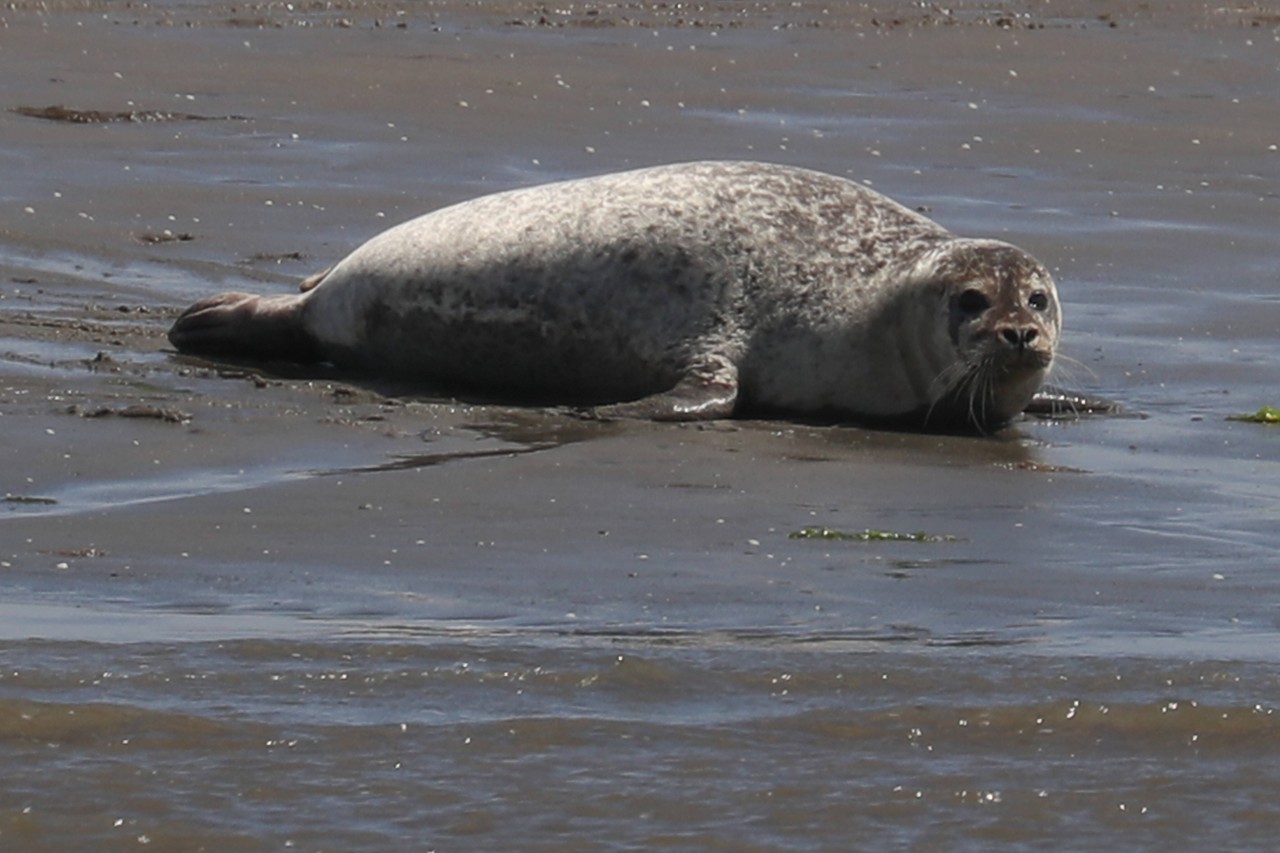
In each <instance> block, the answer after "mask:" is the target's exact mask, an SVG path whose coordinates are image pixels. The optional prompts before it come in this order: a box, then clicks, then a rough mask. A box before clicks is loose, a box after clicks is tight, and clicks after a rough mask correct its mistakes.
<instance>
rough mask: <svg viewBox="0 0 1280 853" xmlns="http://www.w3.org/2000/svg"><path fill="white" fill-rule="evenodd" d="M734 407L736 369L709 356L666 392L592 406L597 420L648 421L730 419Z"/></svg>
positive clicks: (736, 381) (736, 394)
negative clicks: (631, 419)
mask: <svg viewBox="0 0 1280 853" xmlns="http://www.w3.org/2000/svg"><path fill="white" fill-rule="evenodd" d="M737 405H738V368H737V365H735V364H734V363H733V362H731V361H730V360H729V359H728V358H726V357H724V356H721V355H709V356H706V357H704V358H703V359H702V360H701V361H699V362H698V363H697V364H696V365H694V367H692V368H691V369H690V370H689V371H688V372H687V373H686V374H685V376H684V378H683V379H681V380H680V382H679V383H677V384H676V386H675V387H674V388H672V389H671V390H670V391H663V392H662V393H660V394H654V395H652V396H649V397H641V398H640V399H639V400H632V401H631V402H628V403H613V404H611V405H607V406H596V407H595V408H593V409H591V410H590V414H591V415H592V416H594V417H599V418H641V419H644V420H651V421H713V420H716V419H718V418H728V417H732V416H733V411H734V409H735V408H736V407H737Z"/></svg>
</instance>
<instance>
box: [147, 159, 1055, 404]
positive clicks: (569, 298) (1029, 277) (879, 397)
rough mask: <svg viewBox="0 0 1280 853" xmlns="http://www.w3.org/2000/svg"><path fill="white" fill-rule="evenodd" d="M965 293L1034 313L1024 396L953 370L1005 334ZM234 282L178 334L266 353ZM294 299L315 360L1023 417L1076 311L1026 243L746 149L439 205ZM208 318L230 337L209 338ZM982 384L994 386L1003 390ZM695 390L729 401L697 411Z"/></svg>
mask: <svg viewBox="0 0 1280 853" xmlns="http://www.w3.org/2000/svg"><path fill="white" fill-rule="evenodd" d="M1028 282H1032V283H1033V284H1034V286H1035V287H1036V288H1037V289H1038V290H1039V291H1040V292H1047V293H1048V294H1049V295H1050V299H1051V302H1052V305H1051V308H1052V311H1051V316H1030V315H1028V316H1024V315H1027V312H1026V311H1025V310H1024V305H1023V303H1024V302H1025V295H1026V293H1025V292H1026V291H1027V288H1028V286H1029V285H1028ZM312 283H313V284H314V282H312ZM965 288H970V289H971V288H978V289H981V290H983V291H984V292H986V293H988V294H989V295H990V296H991V300H992V302H993V303H994V305H995V308H996V309H998V311H999V312H1003V313H1002V316H1005V315H1007V317H1008V318H1009V321H1010V322H1017V323H1024V324H1025V323H1027V322H1032V321H1034V322H1036V323H1038V324H1039V325H1037V328H1038V329H1039V332H1040V344H1041V345H1042V346H1041V349H1043V345H1044V344H1046V343H1047V345H1048V350H1047V358H1042V359H1041V361H1043V362H1044V363H1043V365H1041V368H1042V369H1037V370H1036V371H1032V372H1033V373H1034V376H1031V378H1030V379H1028V380H1026V381H1022V377H1020V382H1021V385H1020V386H1019V388H1018V389H1017V391H1016V396H1017V399H1016V400H1009V401H1005V402H1004V403H1002V404H1000V405H995V404H994V403H991V402H989V401H987V400H986V399H985V398H984V399H982V400H978V401H977V405H976V406H975V399H976V398H975V397H974V396H973V395H972V394H969V395H968V397H967V399H962V398H964V397H965V395H964V394H963V393H960V392H958V391H957V388H956V383H955V382H953V381H950V380H947V381H943V378H944V377H946V376H947V374H948V373H957V368H956V365H957V363H958V362H963V361H965V359H966V358H967V355H968V354H967V353H966V349H968V350H975V348H976V349H978V350H982V349H983V348H984V347H986V348H989V347H990V343H989V341H988V342H987V343H984V342H983V341H984V340H987V339H989V338H991V337H992V335H994V334H995V332H994V329H995V327H994V326H992V328H991V330H990V331H991V334H987V335H986V336H985V337H984V336H983V335H982V334H977V335H976V336H975V335H973V334H970V333H969V332H968V331H965V330H960V329H958V328H957V326H956V323H955V307H954V305H955V300H956V295H957V294H958V293H959V292H962V290H963V289H965ZM218 298H219V297H215V300H213V301H211V302H210V304H209V305H208V306H206V308H205V309H204V315H203V319H201V317H200V315H201V310H200V308H201V306H200V305H197V306H194V307H193V308H192V309H191V311H189V312H188V313H189V314H191V315H193V316H194V317H196V319H193V320H191V321H189V322H188V328H189V329H192V330H194V329H195V328H196V327H197V326H199V327H200V328H201V330H202V331H203V330H205V329H208V330H212V335H208V334H207V335H206V337H205V338H202V339H199V340H197V339H196V338H195V336H194V335H193V334H191V333H187V334H185V340H184V332H183V328H182V327H183V320H179V323H178V324H177V325H175V328H174V332H173V333H172V335H171V337H173V338H174V342H175V344H176V345H177V346H178V347H179V348H186V349H201V348H204V349H218V350H220V351H223V352H235V351H237V348H239V350H241V351H243V352H245V353H247V354H248V353H252V352H253V351H254V345H253V342H252V341H251V340H246V338H249V337H251V336H252V335H256V334H257V332H255V331H254V330H253V328H251V326H250V324H249V323H246V322H245V314H246V311H247V312H248V313H250V314H251V313H252V311H253V307H252V304H250V306H249V307H248V309H246V308H245V307H244V306H243V305H242V304H241V303H237V305H238V307H239V310H240V316H239V317H238V318H230V319H229V320H228V322H230V323H231V326H232V327H231V328H229V329H228V328H219V325H220V321H221V320H222V319H223V318H222V317H221V316H219V312H218V306H217V305H216V304H214V303H216V300H217V299H218ZM221 298H223V299H224V303H225V301H226V298H225V297H221ZM248 298H250V299H251V298H252V297H248ZM287 299H288V300H289V301H287V302H282V301H281V299H280V298H276V299H273V300H271V301H270V302H269V303H268V302H267V301H266V300H264V301H263V308H261V309H259V312H260V313H263V312H267V313H271V314H274V315H277V319H275V322H277V324H278V325H279V326H280V327H282V328H284V327H287V328H290V329H293V328H296V327H300V328H301V329H303V330H305V337H306V338H308V339H309V340H310V341H313V342H314V343H315V346H314V348H313V349H314V352H312V351H310V348H305V347H304V348H300V349H299V357H301V356H302V355H303V352H302V350H303V349H308V351H307V352H306V353H305V355H307V356H308V357H311V356H315V355H317V354H318V356H319V357H320V358H324V359H327V360H331V361H334V362H337V363H342V364H348V365H352V366H357V367H360V368H362V369H366V370H370V371H376V372H380V373H388V374H397V375H400V376H411V377H421V378H423V379H424V380H426V381H430V382H444V383H451V384H455V385H461V386H465V387H473V388H477V389H481V388H482V389H488V390H496V391H518V392H522V393H534V394H538V395H542V396H544V397H547V398H549V399H554V400H558V401H563V402H578V403H615V402H619V401H632V400H637V399H641V400H643V399H645V398H650V395H659V396H658V397H657V398H654V399H659V400H665V402H664V403H662V404H656V405H650V406H648V408H645V405H644V404H642V405H640V406H638V407H634V408H632V409H630V410H628V409H625V408H624V409H622V410H621V411H622V412H623V413H627V414H641V415H648V416H653V417H681V416H688V417H700V416H718V415H723V414H727V413H728V411H729V410H737V411H741V410H744V409H749V408H766V409H776V410H784V411H791V412H799V413H832V414H838V415H842V416H852V417H862V418H904V417H905V418H911V417H921V418H923V417H926V416H927V417H928V418H930V419H932V420H935V421H941V420H944V419H948V418H953V417H954V418H958V419H960V420H971V421H974V422H975V424H976V425H978V426H980V427H982V426H984V425H989V424H986V422H988V421H991V420H992V418H991V417H989V416H988V415H987V414H985V413H986V412H987V410H988V409H989V410H990V412H992V413H995V412H997V411H998V412H999V415H998V418H996V419H1007V416H1011V414H1013V413H1016V411H1019V410H1020V409H1021V407H1022V405H1024V404H1025V403H1026V401H1027V400H1029V399H1030V396H1031V394H1032V393H1034V391H1035V389H1036V388H1037V387H1038V386H1039V384H1040V380H1041V379H1042V378H1043V373H1044V370H1047V367H1048V363H1049V361H1051V360H1052V355H1053V352H1052V348H1053V344H1054V343H1056V339H1057V332H1058V324H1059V323H1060V319H1059V316H1058V309H1057V303H1056V296H1054V294H1053V282H1052V279H1051V278H1050V276H1049V274H1048V272H1047V271H1045V270H1044V269H1043V267H1041V266H1040V265H1039V264H1037V263H1036V262H1035V261H1033V260H1032V259H1030V258H1029V257H1027V256H1026V255H1025V254H1023V253H1022V252H1020V251H1019V250H1017V249H1014V248H1013V247H1010V246H1007V245H1006V244H1003V243H996V242H994V241H964V240H958V239H957V238H955V237H954V236H953V235H951V234H950V233H949V232H947V231H946V230H944V229H943V228H942V227H940V226H939V225H937V224H935V223H933V222H932V221H930V220H929V219H926V218H925V217H923V216H920V215H919V214H916V213H914V212H912V211H910V210H908V209H907V208H905V207H903V206H901V205H899V204H897V203H895V202H893V201H890V200H889V199H887V198H885V197H883V196H881V195H879V194H878V193H876V192H874V191H872V190H869V189H867V188H865V187H863V186H861V185H859V184H856V183H854V182H852V181H848V180H845V179H843V178H838V177H833V176H830V175H825V174H821V173H818V172H812V171H807V170H803V169H796V168H789V167H783V166H773V165H766V164H760V163H737V162H706V163H690V164H684V165H676V166H661V167H655V168H650V169H641V170H638V171H632V172H625V173H621V174H614V175H605V176H601V177H597V178H587V179H582V180H575V181H567V182H563V183H558V184H550V185H545V186H539V187H532V188H528V189H520V190H514V191H510V192H504V193H499V194H496V195H491V196H485V197H482V198H478V199H475V200H473V201H469V202H465V203H462V204H459V205H455V206H453V207H448V208H445V209H442V210H438V211H436V212H434V213H430V214H427V215H425V216H422V217H419V218H418V219H414V220H412V221H409V222H406V223H404V224H402V225H400V226H398V227H395V228H392V229H391V230H389V231H387V232H385V233H383V234H381V235H379V236H377V237H374V238H373V239H372V240H370V241H369V242H367V243H365V244H364V245H363V246H361V247H360V248H358V249H356V250H355V251H354V252H352V253H351V254H350V255H348V256H347V257H346V258H345V259H343V260H342V261H341V262H340V263H338V264H337V265H336V266H335V267H334V268H333V269H332V270H330V271H329V272H328V273H327V274H326V275H324V276H323V277H322V278H320V280H319V283H318V284H315V286H313V287H311V289H309V290H308V291H307V292H305V293H303V294H301V295H299V296H296V297H288V298H287ZM225 312H226V309H225V308H224V309H223V313H225ZM1041 313H1043V312H1041ZM1015 315H1016V316H1015ZM991 316H992V317H994V316H995V315H994V313H993V314H992V315H991ZM1029 316H1030V319H1028V317H1029ZM267 319H268V318H263V317H255V318H253V323H255V324H257V326H258V327H262V325H263V324H264V323H265V322H266V320H267ZM197 321H199V322H197ZM992 322H994V320H993V321H992ZM223 325H225V324H223ZM969 325H970V326H973V325H974V324H969ZM977 325H979V326H980V325H982V324H977ZM988 325H990V324H988ZM237 327H239V328H237ZM967 328H968V327H966V329H967ZM213 335H221V337H218V338H216V340H217V341H220V343H221V346H211V345H207V344H208V342H209V341H210V340H214V339H215V338H214V337H213ZM997 337H998V336H997ZM202 343H203V344H204V345H202ZM285 355H288V353H285ZM986 369H987V370H988V372H991V370H992V369H994V368H986ZM1000 370H1002V371H1005V372H1008V370H1009V368H1008V366H1007V365H1005V364H1003V363H1002V364H1001V366H1000ZM682 382H683V383H684V384H683V391H682V393H684V394H685V396H686V397H691V398H693V402H694V405H693V406H691V407H689V408H686V409H681V408H680V406H679V405H677V406H676V408H675V410H672V408H671V406H670V402H671V398H670V395H667V396H666V397H663V396H662V395H663V394H664V392H670V391H671V389H673V388H676V387H677V386H680V385H681V383H682ZM987 385H989V386H990V388H987V390H986V391H984V392H983V393H984V394H986V396H988V397H990V396H992V395H993V394H994V396H996V397H998V396H1000V395H1001V394H1003V393H1004V392H1003V391H1000V390H999V389H998V388H997V387H996V384H994V383H992V382H988V383H987ZM1023 385H1025V386H1027V387H1028V388H1029V390H1027V389H1026V388H1023V387H1022V386H1023ZM700 387H706V388H708V389H714V390H715V391H718V392H719V393H720V395H721V399H720V402H718V403H716V404H715V405H711V406H706V407H703V408H701V409H700V408H699V406H698V405H697V403H698V400H697V399H696V398H698V397H699V396H700V394H699V392H698V390H697V389H698V388H700ZM984 387H985V386H984ZM991 389H996V390H995V391H994V392H992V391H991ZM988 392H991V393H988ZM709 393H710V392H709ZM1009 393H1015V392H1013V391H1010V392H1009ZM1023 396H1025V398H1026V399H1022V398H1023ZM951 397H956V399H955V400H952V399H950V398H951ZM966 407H967V409H968V411H961V410H963V409H965V408H966ZM704 409H705V411H704ZM953 409H955V410H957V411H952V410H953ZM975 409H981V410H982V412H983V413H982V414H980V415H979V414H978V413H977V412H976V411H975ZM1010 410H1011V411H1010ZM1006 412H1008V413H1009V414H1006ZM978 421H982V422H983V423H978Z"/></svg>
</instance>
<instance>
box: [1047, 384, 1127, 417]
mask: <svg viewBox="0 0 1280 853" xmlns="http://www.w3.org/2000/svg"><path fill="white" fill-rule="evenodd" d="M1023 411H1024V412H1026V413H1027V414H1028V415H1035V416H1036V417H1040V418H1079V417H1083V416H1085V415H1118V414H1120V412H1121V411H1123V409H1122V408H1121V406H1120V404H1119V403H1117V402H1115V401H1114V400H1108V399H1107V398H1106V397H1097V396H1094V395H1092V394H1082V393H1077V392H1075V391H1066V390H1064V389H1062V388H1058V387H1055V386H1053V385H1045V386H1044V387H1042V388H1041V389H1040V390H1039V391H1037V392H1036V395H1035V396H1034V397H1032V398H1031V402H1030V403H1028V404H1027V406H1026V408H1025V409H1023Z"/></svg>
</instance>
